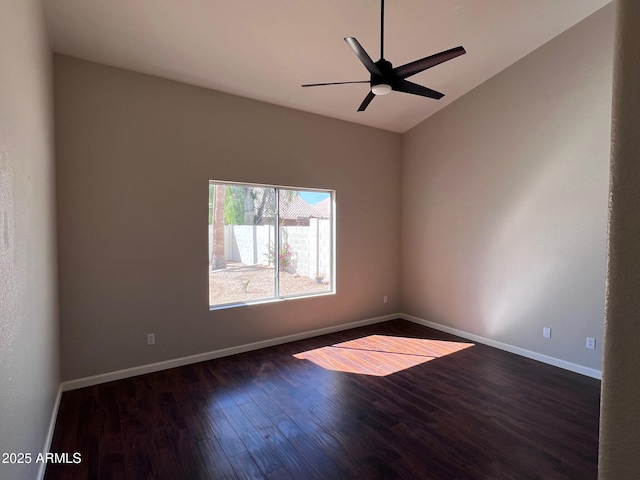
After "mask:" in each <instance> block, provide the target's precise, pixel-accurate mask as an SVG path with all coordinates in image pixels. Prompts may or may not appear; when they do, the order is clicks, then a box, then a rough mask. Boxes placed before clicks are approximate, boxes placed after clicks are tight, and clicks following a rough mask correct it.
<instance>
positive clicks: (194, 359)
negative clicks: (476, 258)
mask: <svg viewBox="0 0 640 480" xmlns="http://www.w3.org/2000/svg"><path fill="white" fill-rule="evenodd" d="M396 318H402V319H403V320H408V321H410V322H414V323H417V324H420V325H424V326H426V327H430V328H433V329H435V330H440V331H442V332H446V333H450V334H452V335H456V336H458V337H462V338H466V339H468V340H472V341H474V342H478V343H482V344H484V345H489V346H490V347H494V348H497V349H499V350H504V351H506V352H510V353H515V354H516V355H520V356H523V357H526V358H531V359H533V360H537V361H539V362H543V363H546V364H549V365H553V366H555V367H560V368H563V369H565V370H569V371H571V372H575V373H580V374H582V375H586V376H588V377H592V378H597V379H601V378H602V372H601V371H600V370H595V369H593V368H588V367H585V366H582V365H578V364H576V363H571V362H567V361H566V360H560V359H558V358H555V357H551V356H549V355H544V354H542V353H538V352H533V351H531V350H526V349H524V348H520V347H516V346H513V345H509V344H507V343H503V342H499V341H497V340H493V339H490V338H485V337H481V336H479V335H475V334H472V333H468V332H465V331H463V330H458V329H457V328H452V327H448V326H446V325H441V324H439V323H435V322H431V321H429V320H425V319H422V318H419V317H415V316H413V315H408V314H405V313H397V314H391V315H384V316H381V317H374V318H369V319H365V320H360V321H357V322H351V323H345V324H341V325H336V326H333V327H327V328H321V329H318V330H310V331H307V332H302V333H297V334H294V335H287V336H284V337H277V338H272V339H269V340H262V341H260V342H254V343H248V344H245V345H239V346H236V347H230V348H223V349H220V350H213V351H210V352H205V353H199V354H197V355H190V356H187V357H181V358H174V359H171V360H166V361H163V362H157V363H151V364H147V365H141V366H138V367H132V368H126V369H123V370H117V371H115V372H109V373H103V374H100V375H94V376H91V377H84V378H79V379H76V380H69V381H66V382H63V383H62V385H61V386H60V388H61V392H66V391H68V390H75V389H77V388H83V387H90V386H92V385H98V384H101V383H106V382H111V381H113V380H121V379H123V378H129V377H135V376H137V375H143V374H145V373H152V372H158V371H160V370H166V369H168V368H174V367H181V366H183V365H189V364H192V363H198V362H205V361H207V360H213V359H214V358H220V357H226V356H229V355H235V354H237V353H244V352H249V351H252V350H258V349H260V348H266V347H272V346H274V345H280V344H283V343H288V342H294V341H296V340H303V339H305V338H310V337H317V336H319V335H326V334H328V333H334V332H339V331H342V330H348V329H351V328H356V327H362V326H365V325H372V324H374V323H380V322H386V321H388V320H393V319H396ZM59 401H60V398H59V396H58V400H57V404H56V409H55V411H56V412H57V408H58V404H59ZM53 422H54V423H53V426H54V425H55V417H54V420H53ZM53 426H51V427H50V429H51V432H50V435H52V434H53ZM48 441H49V442H50V441H51V439H50V438H49V439H48Z"/></svg>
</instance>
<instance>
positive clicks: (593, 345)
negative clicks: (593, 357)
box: [586, 337, 596, 350]
mask: <svg viewBox="0 0 640 480" xmlns="http://www.w3.org/2000/svg"><path fill="white" fill-rule="evenodd" d="M586 346H587V348H588V349H590V350H595V349H596V339H595V338H593V337H587V345H586Z"/></svg>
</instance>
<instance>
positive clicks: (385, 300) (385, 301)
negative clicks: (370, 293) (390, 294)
mask: <svg viewBox="0 0 640 480" xmlns="http://www.w3.org/2000/svg"><path fill="white" fill-rule="evenodd" d="M388 300H389V299H388V298H387V296H386V295H385V296H384V297H382V302H383V303H387V301H388Z"/></svg>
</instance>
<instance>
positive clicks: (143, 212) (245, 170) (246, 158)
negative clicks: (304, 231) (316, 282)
mask: <svg viewBox="0 0 640 480" xmlns="http://www.w3.org/2000/svg"><path fill="white" fill-rule="evenodd" d="M54 64H55V84H56V88H55V101H56V106H57V108H56V144H57V149H56V152H57V172H58V176H57V178H58V184H57V188H58V216H59V245H60V248H59V258H60V282H61V286H60V287H61V290H60V292H61V299H60V302H61V318H62V367H63V378H64V379H65V380H69V379H77V378H82V377H85V376H90V375H95V374H100V373H106V372H112V371H114V370H118V369H123V368H127V367H135V366H140V365H145V364H149V363H153V362H158V361H163V360H169V359H174V358H179V357H183V356H187V355H194V354H198V353H203V352H208V351H213V350H218V349H222V348H226V347H233V346H237V345H243V344H247V343H250V342H256V341H261V340H267V339H271V338H274V337H279V336H285V335H290V334H296V333H300V332H306V331H310V330H314V329H320V328H325V327H331V326H335V325H339V324H342V323H347V322H352V321H358V320H363V319H367V318H372V317H376V316H380V315H384V314H389V313H393V312H397V311H398V310H399V289H398V284H399V250H398V240H397V239H398V230H399V228H400V220H399V196H400V169H399V164H400V161H401V148H402V145H401V137H400V135H398V134H394V133H389V132H386V131H382V130H376V129H373V128H369V127H363V126H359V125H355V124H350V123H346V122H342V121H337V120H332V119H328V118H323V117H320V116H316V115H311V114H307V113H302V112H299V111H294V110H290V109H286V108H282V107H276V106H273V105H268V104H264V103H260V102H256V101H253V100H248V99H243V98H239V97H234V96H230V95H226V94H222V93H218V92H214V91H209V90H205V89H201V88H196V87H192V86H188V85H183V84H179V83H175V82H171V81H167V80H162V79H159V78H155V77H151V76H146V75H141V74H136V73H132V72H128V71H124V70H119V69H115V68H111V67H106V66H101V65H97V64H93V63H88V62H84V61H81V60H77V59H72V58H69V57H63V56H56V57H55V60H54ZM209 179H216V180H232V181H238V182H258V183H270V184H276V185H290V186H302V187H320V188H329V189H335V190H336V199H337V264H338V268H337V294H336V295H333V296H322V297H317V298H311V299H298V300H289V301H284V302H277V303H269V304H262V305H254V306H245V307H240V308H230V309H225V310H217V311H212V312H210V311H209V309H208V296H207V288H208V283H207V282H208V277H207V272H208V266H207V258H208V256H207V255H208V252H207V212H208V210H207V209H208V180H209ZM384 295H388V296H389V303H388V304H386V305H385V304H383V301H382V297H383V296H384ZM147 332H154V333H155V334H156V342H157V343H156V345H155V346H153V347H147V346H146V336H145V334H146V333H147Z"/></svg>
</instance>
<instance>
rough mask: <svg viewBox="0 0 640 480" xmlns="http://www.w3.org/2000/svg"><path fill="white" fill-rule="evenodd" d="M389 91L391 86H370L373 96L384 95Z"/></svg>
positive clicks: (381, 84)
mask: <svg viewBox="0 0 640 480" xmlns="http://www.w3.org/2000/svg"><path fill="white" fill-rule="evenodd" d="M391 90H392V89H391V85H388V84H386V83H379V84H377V85H372V86H371V91H372V92H373V94H374V95H386V94H387V93H389V92H390V91H391Z"/></svg>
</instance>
